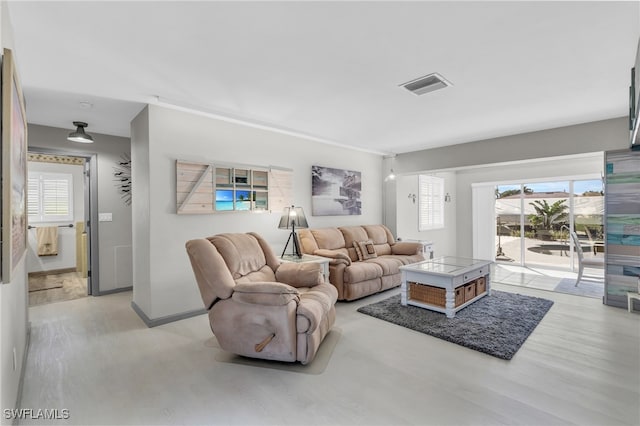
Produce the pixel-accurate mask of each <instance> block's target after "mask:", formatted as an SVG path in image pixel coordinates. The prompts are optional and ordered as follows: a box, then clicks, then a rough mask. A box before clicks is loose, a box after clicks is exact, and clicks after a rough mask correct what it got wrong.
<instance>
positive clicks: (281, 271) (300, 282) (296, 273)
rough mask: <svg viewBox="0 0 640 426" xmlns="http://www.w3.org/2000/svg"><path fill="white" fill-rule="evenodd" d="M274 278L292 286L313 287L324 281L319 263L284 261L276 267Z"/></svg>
mask: <svg viewBox="0 0 640 426" xmlns="http://www.w3.org/2000/svg"><path fill="white" fill-rule="evenodd" d="M276 280H277V281H278V282H281V283H285V284H289V285H290V286H292V287H314V286H316V285H318V284H322V283H323V282H324V278H323V276H322V266H321V265H320V264H319V263H312V262H305V263H295V262H291V263H288V262H285V263H281V264H280V266H278V269H276Z"/></svg>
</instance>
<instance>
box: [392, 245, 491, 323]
mask: <svg viewBox="0 0 640 426" xmlns="http://www.w3.org/2000/svg"><path fill="white" fill-rule="evenodd" d="M492 263H493V262H491V261H488V260H477V259H468V258H462V257H454V256H444V257H439V258H436V259H431V260H425V261H424V262H418V263H413V264H410V265H405V266H401V267H400V271H401V273H402V287H401V290H400V296H401V299H400V300H401V303H402V305H404V306H406V305H412V306H418V307H420V308H424V309H429V310H432V311H436V312H442V313H444V314H446V315H447V318H453V317H454V316H455V314H456V312H457V311H459V310H460V309H463V308H464V307H466V306H469V305H470V304H471V303H473V302H475V301H476V300H479V299H480V298H482V297H484V296H486V295H489V294H491V276H490V267H491V264H492ZM481 281H483V282H484V284H483V285H484V288H485V291H484V292H482V293H480V294H476V295H473V297H472V298H468V299H467V300H464V302H463V303H458V304H457V305H456V289H457V290H458V291H460V290H463V289H465V286H467V287H468V289H469V290H471V287H472V286H473V285H474V284H476V285H479V284H478V283H479V282H481ZM412 286H413V288H416V287H415V286H426V287H425V288H424V289H422V288H420V287H417V289H418V290H421V291H422V290H427V291H433V292H434V294H437V293H440V294H441V293H442V289H444V298H443V300H442V303H441V304H439V305H438V304H432V303H425V301H424V299H419V298H417V299H416V298H412V297H411V292H410V287H412ZM436 303H437V302H436Z"/></svg>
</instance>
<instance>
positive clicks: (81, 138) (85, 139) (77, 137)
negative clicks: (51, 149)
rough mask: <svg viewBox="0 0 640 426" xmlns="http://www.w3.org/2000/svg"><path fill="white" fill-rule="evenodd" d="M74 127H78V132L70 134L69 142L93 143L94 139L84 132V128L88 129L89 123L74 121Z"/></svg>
mask: <svg viewBox="0 0 640 426" xmlns="http://www.w3.org/2000/svg"><path fill="white" fill-rule="evenodd" d="M73 125H74V126H76V131H75V132H71V133H69V136H67V140H70V141H72V142H80V143H93V137H91V135H88V134H86V133H85V132H84V128H85V127H87V123H84V122H82V121H74V122H73Z"/></svg>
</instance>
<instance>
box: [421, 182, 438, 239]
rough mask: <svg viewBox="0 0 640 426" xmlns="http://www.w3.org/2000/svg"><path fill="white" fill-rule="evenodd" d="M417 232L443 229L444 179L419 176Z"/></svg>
mask: <svg viewBox="0 0 640 426" xmlns="http://www.w3.org/2000/svg"><path fill="white" fill-rule="evenodd" d="M418 182H419V201H420V202H419V204H418V205H419V209H420V210H419V212H418V230H420V231H427V230H430V229H441V228H444V179H443V178H439V177H436V176H427V175H420V176H419V180H418Z"/></svg>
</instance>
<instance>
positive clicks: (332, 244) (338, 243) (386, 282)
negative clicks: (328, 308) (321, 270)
mask: <svg viewBox="0 0 640 426" xmlns="http://www.w3.org/2000/svg"><path fill="white" fill-rule="evenodd" d="M298 236H299V238H300V244H301V250H302V252H303V253H306V254H312V255H316V256H324V257H328V258H330V259H331V260H330V262H329V281H330V282H331V284H333V285H334V286H335V287H336V288H337V290H338V300H355V299H360V298H362V297H365V296H368V295H370V294H374V293H377V292H380V291H383V290H387V289H390V288H392V287H397V286H399V285H400V269H399V268H400V266H402V265H407V264H409V263H415V262H420V261H422V260H424V254H423V252H422V250H423V245H422V244H421V243H413V242H400V241H396V240H395V238H394V237H393V235H392V234H391V231H390V230H389V229H388V228H387V227H386V226H384V225H364V226H341V227H337V228H320V229H301V230H299V231H298Z"/></svg>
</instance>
